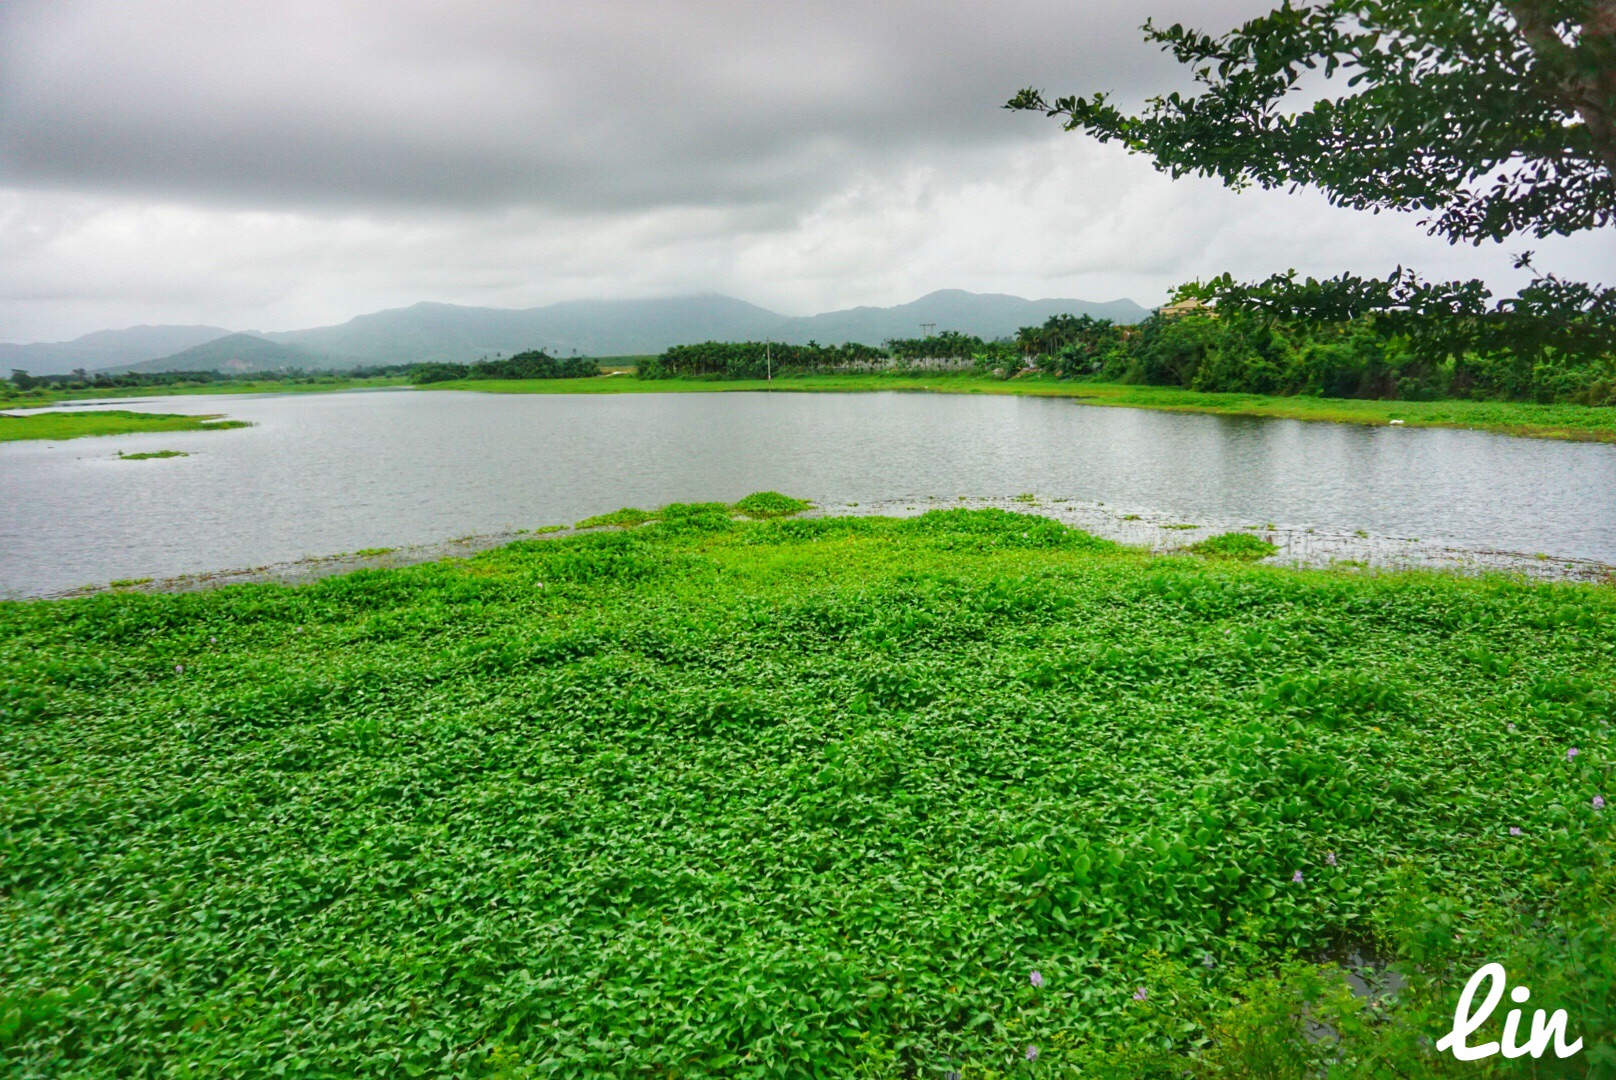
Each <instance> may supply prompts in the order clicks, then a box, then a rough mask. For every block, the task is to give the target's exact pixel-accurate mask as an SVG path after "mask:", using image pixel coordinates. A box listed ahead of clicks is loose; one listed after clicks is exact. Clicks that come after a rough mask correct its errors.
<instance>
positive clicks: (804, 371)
mask: <svg viewBox="0 0 1616 1080" xmlns="http://www.w3.org/2000/svg"><path fill="white" fill-rule="evenodd" d="M885 367H887V354H886V353H885V352H883V351H882V350H880V349H875V348H871V347H870V346H868V345H859V344H857V343H854V342H849V343H847V344H845V345H820V344H818V343H817V342H812V341H810V342H809V343H808V344H806V345H777V344H775V343H773V342H762V341H708V342H703V343H702V344H700V345H675V346H674V347H673V348H671V349H669V350H667V351H666V352H664V353H663V354H662V355H661V356H658V357H655V358H653V359H650V360H645V361H643V362H641V364H640V366H639V372H638V374H639V377H640V378H642V379H678V378H685V379H690V378H695V379H702V378H707V379H763V378H768V377H770V376H773V375H819V374H831V373H838V374H845V373H849V372H872V371H879V370H882V369H884V368H885Z"/></svg>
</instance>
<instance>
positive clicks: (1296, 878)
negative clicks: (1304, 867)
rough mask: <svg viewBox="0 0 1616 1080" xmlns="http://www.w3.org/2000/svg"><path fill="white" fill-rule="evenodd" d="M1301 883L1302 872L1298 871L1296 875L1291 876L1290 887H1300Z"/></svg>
mask: <svg viewBox="0 0 1616 1080" xmlns="http://www.w3.org/2000/svg"><path fill="white" fill-rule="evenodd" d="M1301 883H1302V872H1301V871H1300V870H1298V871H1296V873H1294V874H1292V875H1291V884H1292V885H1300V884H1301Z"/></svg>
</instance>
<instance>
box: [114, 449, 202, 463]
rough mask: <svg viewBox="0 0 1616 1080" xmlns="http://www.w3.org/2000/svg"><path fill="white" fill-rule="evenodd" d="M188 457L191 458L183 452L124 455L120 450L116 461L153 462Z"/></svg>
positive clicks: (151, 452) (153, 451)
mask: <svg viewBox="0 0 1616 1080" xmlns="http://www.w3.org/2000/svg"><path fill="white" fill-rule="evenodd" d="M190 456H191V455H190V454H187V453H185V452H184V451H183V450H150V451H147V452H145V453H141V454H126V453H124V452H123V451H122V450H119V451H118V460H119V461H153V460H156V459H159V458H177V457H190Z"/></svg>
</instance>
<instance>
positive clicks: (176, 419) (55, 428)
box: [0, 409, 247, 442]
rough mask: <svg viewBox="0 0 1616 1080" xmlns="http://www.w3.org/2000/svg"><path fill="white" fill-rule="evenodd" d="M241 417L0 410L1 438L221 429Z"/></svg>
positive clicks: (232, 425)
mask: <svg viewBox="0 0 1616 1080" xmlns="http://www.w3.org/2000/svg"><path fill="white" fill-rule="evenodd" d="M246 426H247V425H246V423H245V422H243V421H241V420H221V419H219V417H218V416H217V415H214V416H179V415H176V414H174V413H143V412H130V411H128V410H127V409H106V410H104V411H96V412H38V413H25V414H23V415H21V416H13V415H11V414H9V413H0V442H14V441H17V440H19V439H78V438H82V437H84V436H87V435H130V434H134V433H137V432H143V431H224V430H226V429H228V428H239V427H246Z"/></svg>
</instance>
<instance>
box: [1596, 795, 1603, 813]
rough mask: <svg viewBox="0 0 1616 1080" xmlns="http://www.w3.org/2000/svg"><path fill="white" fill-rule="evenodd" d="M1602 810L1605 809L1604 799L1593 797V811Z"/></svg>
mask: <svg viewBox="0 0 1616 1080" xmlns="http://www.w3.org/2000/svg"><path fill="white" fill-rule="evenodd" d="M1604 808H1605V797H1604V796H1603V795H1595V796H1594V809H1595V810H1603V809H1604Z"/></svg>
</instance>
